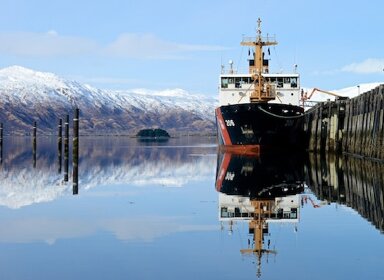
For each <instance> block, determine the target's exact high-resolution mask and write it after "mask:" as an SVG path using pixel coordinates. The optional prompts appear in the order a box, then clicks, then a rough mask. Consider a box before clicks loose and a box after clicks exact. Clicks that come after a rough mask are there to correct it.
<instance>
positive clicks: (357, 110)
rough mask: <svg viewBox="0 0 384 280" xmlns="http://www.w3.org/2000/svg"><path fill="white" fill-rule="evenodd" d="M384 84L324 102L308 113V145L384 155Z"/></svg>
mask: <svg viewBox="0 0 384 280" xmlns="http://www.w3.org/2000/svg"><path fill="white" fill-rule="evenodd" d="M383 99H384V85H380V86H378V87H376V88H375V89H372V90H370V91H368V92H365V93H363V94H361V95H359V96H357V97H354V98H352V99H347V98H343V99H341V98H340V99H338V100H336V101H327V102H322V103H319V104H317V105H315V106H314V107H312V108H311V109H310V110H308V111H307V112H306V114H305V122H304V130H305V132H306V136H307V149H308V150H309V151H312V152H321V153H323V152H342V153H348V154H354V155H358V156H362V157H367V158H376V159H384V139H383V133H384V130H383V124H384V121H383V118H384V108H383V107H384V106H383V105H384V104H383Z"/></svg>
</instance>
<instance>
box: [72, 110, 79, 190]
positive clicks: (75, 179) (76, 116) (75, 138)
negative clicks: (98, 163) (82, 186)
mask: <svg viewBox="0 0 384 280" xmlns="http://www.w3.org/2000/svg"><path fill="white" fill-rule="evenodd" d="M79 113H80V110H79V109H78V108H76V109H75V112H74V118H73V144H72V153H73V154H72V161H73V176H72V179H73V194H74V195H76V194H78V193H79V185H78V184H79Z"/></svg>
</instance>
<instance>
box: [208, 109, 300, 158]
mask: <svg viewBox="0 0 384 280" xmlns="http://www.w3.org/2000/svg"><path fill="white" fill-rule="evenodd" d="M215 114H216V124H217V130H218V141H219V145H220V147H221V148H222V149H224V150H227V151H244V152H248V151H253V152H256V153H258V152H260V150H263V149H265V150H269V149H278V150H291V149H303V147H304V143H305V135H304V129H303V128H304V118H303V114H304V109H303V108H301V107H299V106H293V105H288V104H274V103H247V104H236V105H226V106H220V107H218V108H217V109H216V111H215Z"/></svg>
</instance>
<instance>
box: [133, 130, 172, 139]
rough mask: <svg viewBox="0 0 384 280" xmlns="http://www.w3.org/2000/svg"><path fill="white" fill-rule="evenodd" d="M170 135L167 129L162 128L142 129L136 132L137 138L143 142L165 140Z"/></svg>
mask: <svg viewBox="0 0 384 280" xmlns="http://www.w3.org/2000/svg"><path fill="white" fill-rule="evenodd" d="M170 137H171V136H170V135H169V133H168V132H167V131H165V130H164V129H160V128H149V129H148V128H147V129H141V130H140V131H139V132H138V133H137V134H136V138H137V139H138V140H139V141H142V142H165V141H168V139H169V138H170Z"/></svg>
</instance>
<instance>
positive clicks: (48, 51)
mask: <svg viewBox="0 0 384 280" xmlns="http://www.w3.org/2000/svg"><path fill="white" fill-rule="evenodd" d="M0 42H1V44H0V54H6V55H16V56H32V57H47V56H60V55H79V54H85V53H90V52H94V51H96V50H97V48H98V46H97V44H96V43H95V42H93V41H91V40H89V39H85V38H81V37H73V36H63V35H59V34H58V33H57V32H56V31H54V30H50V31H48V32H46V33H32V32H18V33H0Z"/></svg>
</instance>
